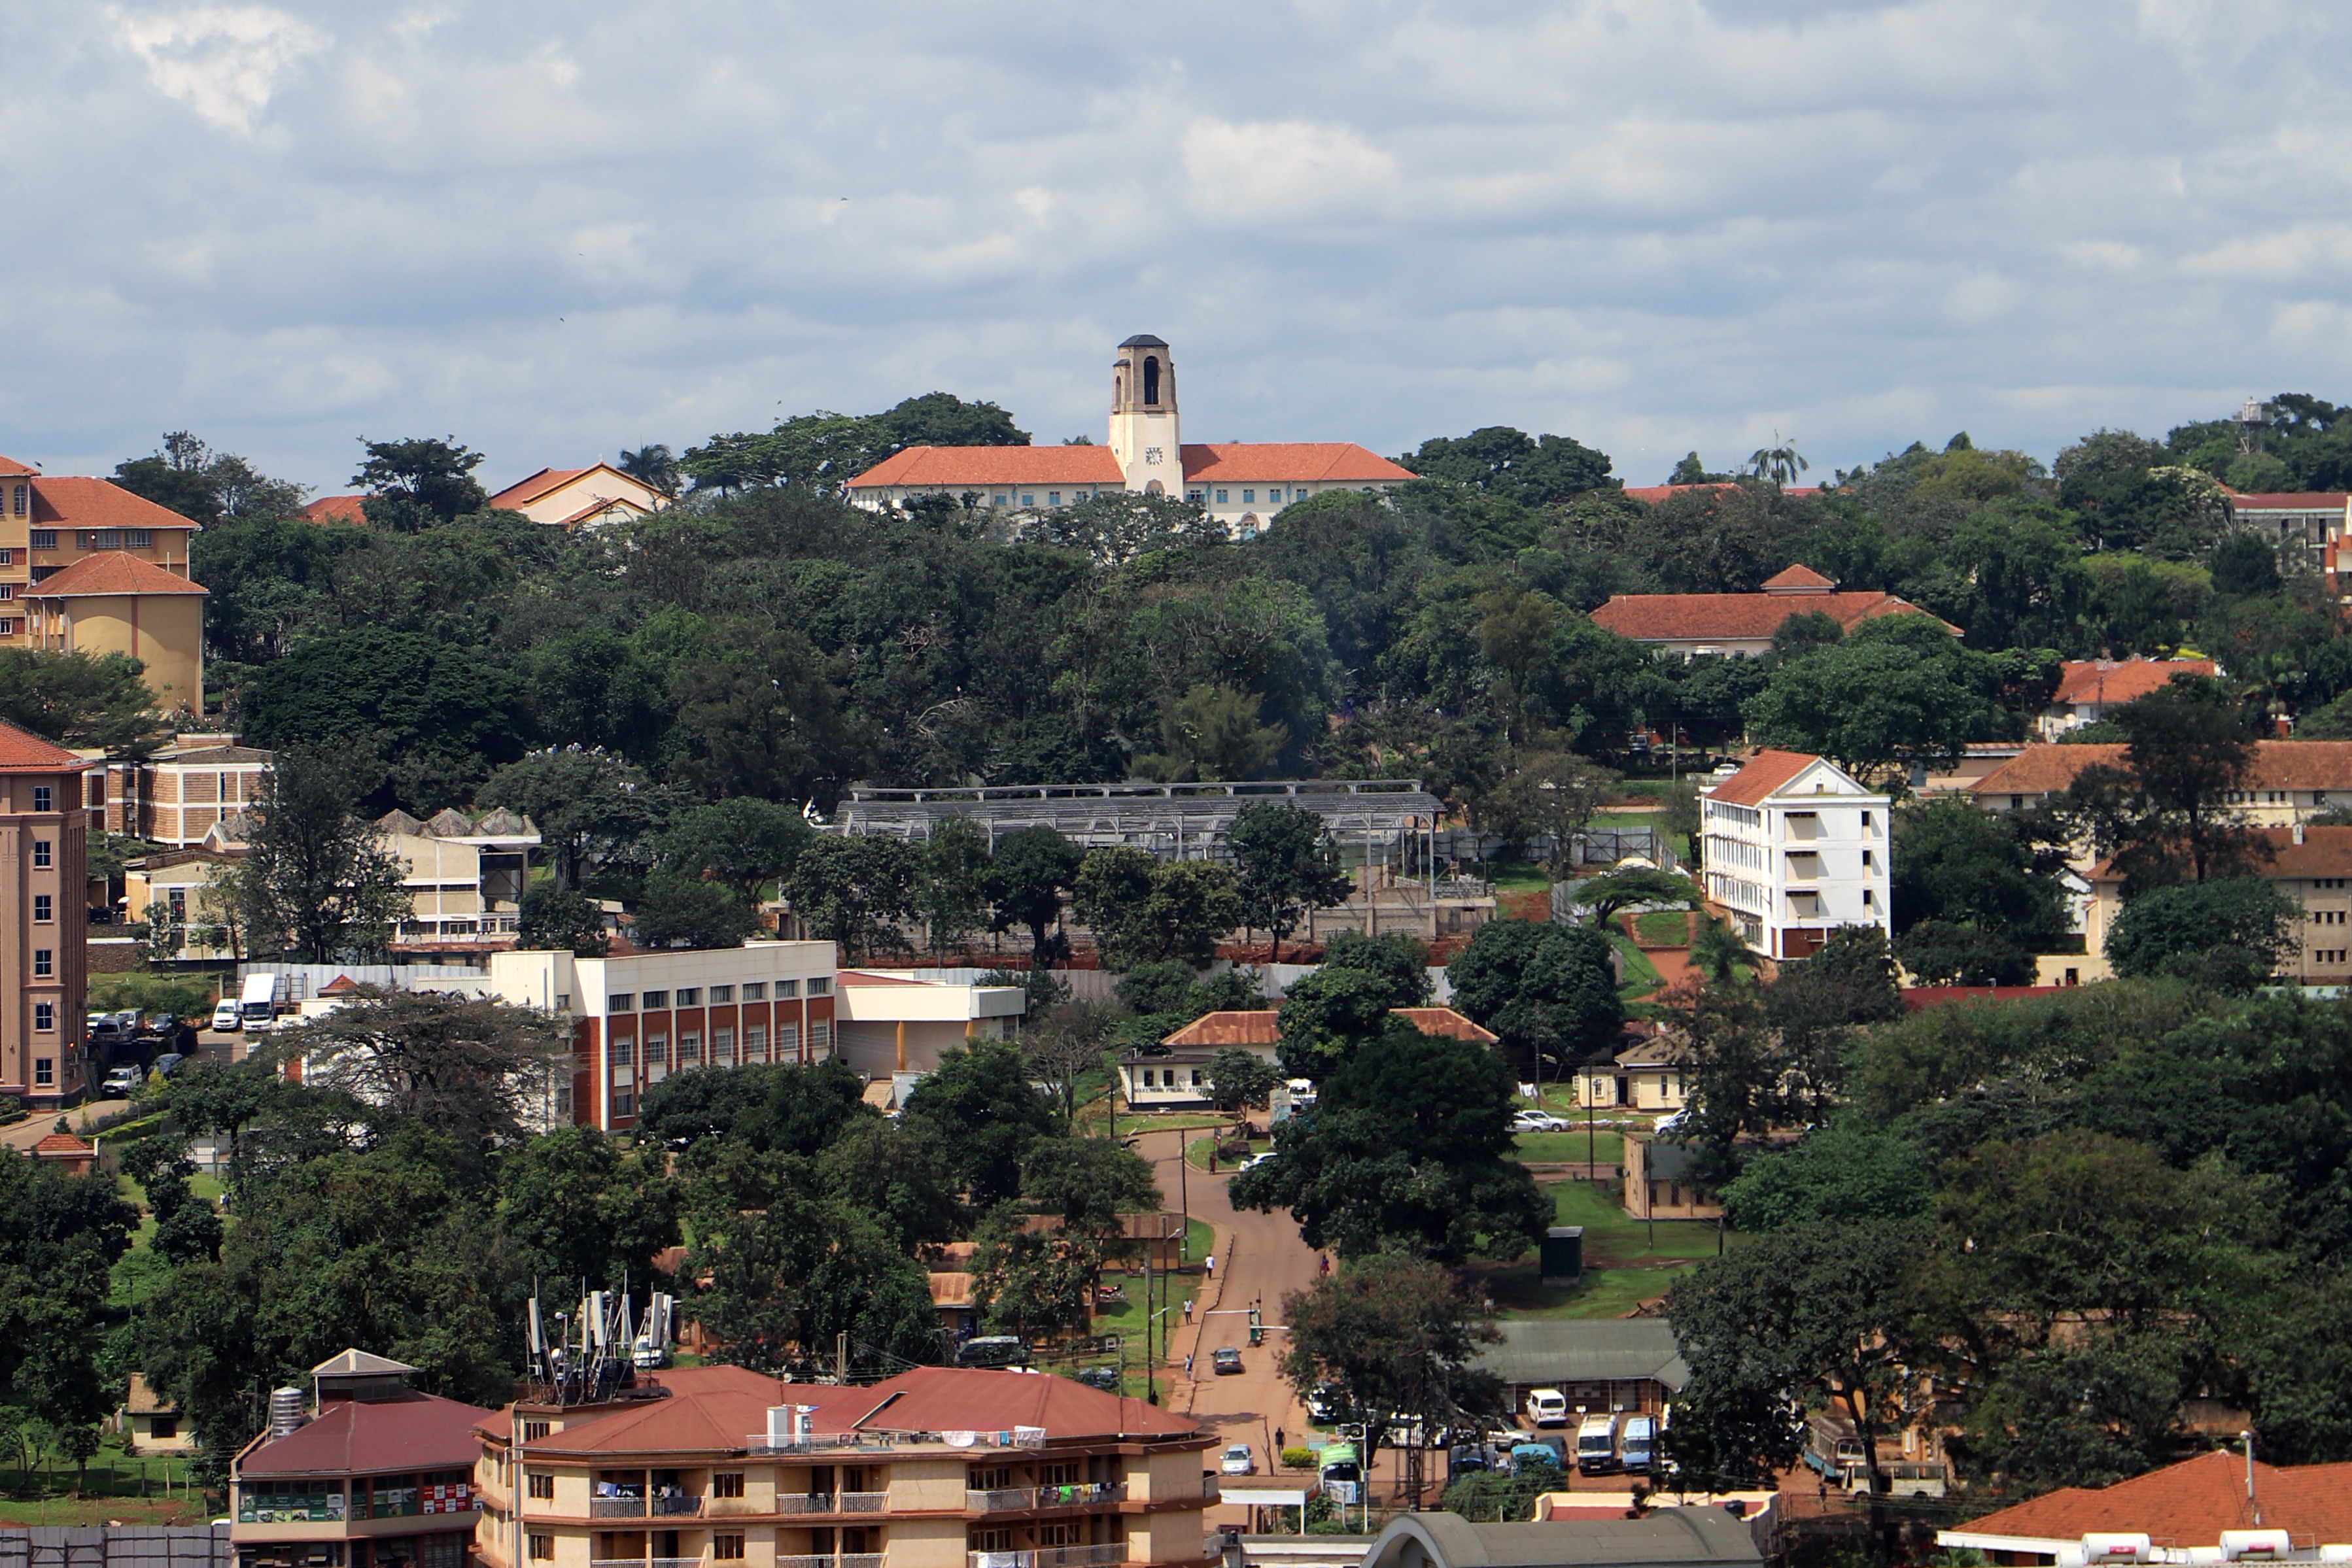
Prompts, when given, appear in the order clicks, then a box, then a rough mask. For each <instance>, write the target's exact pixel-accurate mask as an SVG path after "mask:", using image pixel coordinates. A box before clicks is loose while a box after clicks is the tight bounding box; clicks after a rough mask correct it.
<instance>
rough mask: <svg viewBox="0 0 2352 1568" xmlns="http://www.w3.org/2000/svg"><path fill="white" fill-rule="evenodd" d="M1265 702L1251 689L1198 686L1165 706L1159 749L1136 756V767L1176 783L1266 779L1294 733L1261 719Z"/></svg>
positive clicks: (1152, 776)
mask: <svg viewBox="0 0 2352 1568" xmlns="http://www.w3.org/2000/svg"><path fill="white" fill-rule="evenodd" d="M1263 706H1265V705H1264V703H1263V702H1262V701H1261V699H1259V698H1258V697H1257V696H1255V695H1253V694H1251V693H1249V692H1243V691H1235V690H1234V689H1233V688H1232V687H1230V686H1221V685H1213V684H1211V683H1209V682H1206V681H1203V682H1201V683H1199V684H1197V685H1194V686H1193V687H1192V689H1191V690H1189V691H1187V692H1186V693H1185V694H1184V695H1182V696H1181V697H1171V698H1170V699H1168V701H1167V703H1166V704H1165V705H1164V706H1162V707H1161V709H1160V750H1159V751H1157V752H1155V753H1152V754H1150V755H1148V756H1144V757H1139V758H1137V759H1136V771H1137V772H1139V774H1141V775H1142V776H1143V777H1144V778H1146V779H1160V780H1163V781H1165V782H1170V783H1178V784H1190V783H1193V782H1196V781H1198V780H1201V779H1211V780H1216V779H1263V778H1265V776H1266V772H1267V770H1268V769H1270V768H1273V767H1274V765H1275V762H1276V758H1279V757H1280V756H1281V755H1282V753H1283V749H1284V747H1286V745H1287V744H1288V743H1289V738H1290V737H1288V736H1287V735H1286V734H1285V733H1284V731H1283V729H1282V727H1280V726H1279V725H1262V724H1260V723H1259V722H1258V715H1259V711H1260V709H1261V708H1262V707H1263Z"/></svg>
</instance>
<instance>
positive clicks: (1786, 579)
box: [1764, 561, 1837, 593]
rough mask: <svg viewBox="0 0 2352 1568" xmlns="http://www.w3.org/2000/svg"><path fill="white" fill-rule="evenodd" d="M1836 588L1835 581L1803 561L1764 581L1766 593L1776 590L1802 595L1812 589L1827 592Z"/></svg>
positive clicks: (1775, 573) (1777, 572)
mask: <svg viewBox="0 0 2352 1568" xmlns="http://www.w3.org/2000/svg"><path fill="white" fill-rule="evenodd" d="M1836 586H1837V584H1836V582H1835V581H1833V580H1831V579H1829V578H1826V577H1823V576H1822V574H1821V573H1820V572H1818V571H1815V570H1813V569H1812V568H1811V567H1810V566H1807V565H1806V564H1805V563H1804V562H1802V561H1799V562H1798V563H1797V564H1796V565H1794V566H1790V567H1784V568H1782V569H1781V570H1779V571H1776V572H1774V573H1773V574H1772V575H1771V576H1769V577H1768V578H1766V579H1765V580H1764V591H1765V592H1767V593H1770V592H1772V591H1775V590H1778V591H1780V592H1783V593H1801V592H1804V591H1808V590H1812V589H1821V590H1824V591H1826V590H1828V589H1832V588H1835V587H1836Z"/></svg>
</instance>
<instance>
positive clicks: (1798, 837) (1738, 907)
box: [1699, 751, 1893, 960]
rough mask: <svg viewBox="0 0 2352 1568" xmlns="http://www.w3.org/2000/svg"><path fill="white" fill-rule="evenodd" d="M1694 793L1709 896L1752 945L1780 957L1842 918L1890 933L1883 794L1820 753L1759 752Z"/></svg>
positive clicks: (1808, 945) (1819, 938)
mask: <svg viewBox="0 0 2352 1568" xmlns="http://www.w3.org/2000/svg"><path fill="white" fill-rule="evenodd" d="M1699 797H1700V800H1699V817H1700V824H1701V831H1702V832H1703V833H1704V834H1705V836H1706V855H1705V858H1704V863H1705V865H1706V894H1707V898H1708V901H1709V902H1710V903H1711V904H1715V905H1716V906H1717V908H1718V909H1720V910H1721V911H1722V913H1723V914H1724V915H1727V917H1728V918H1729V919H1730V920H1731V921H1732V923H1733V924H1734V925H1736V926H1737V927H1738V931H1739V934H1740V936H1741V937H1742V938H1743V939H1744V940H1745V941H1746V942H1747V943H1748V946H1751V947H1754V948H1755V949H1757V950H1758V951H1759V952H1760V953H1763V954H1765V955H1766V956H1769V957H1771V958H1775V959H1781V960H1786V959H1791V958H1802V957H1806V956H1810V955H1811V954H1812V953H1813V952H1814V951H1816V950H1817V949H1819V948H1820V946H1821V945H1822V943H1823V942H1825V941H1827V940H1828V939H1829V936H1830V933H1831V932H1832V931H1834V930H1836V929H1837V928H1838V927H1839V926H1841V925H1875V926H1877V927H1878V928H1879V929H1880V930H1882V931H1887V932H1890V933H1891V931H1892V929H1893V926H1892V923H1891V920H1890V917H1889V915H1888V913H1887V906H1888V903H1889V900H1890V897H1891V893H1892V888H1893V882H1892V878H1891V875H1890V872H1889V867H1888V842H1889V822H1888V810H1889V807H1890V806H1891V804H1892V802H1891V801H1890V800H1889V799H1888V798H1887V797H1886V796H1885V795H1882V794H1880V793H1878V792H1876V791H1874V790H1873V789H1868V788H1866V787H1865V786H1864V785H1862V784H1861V783H1859V782H1857V781H1856V780H1855V779H1853V777H1852V776H1851V775H1849V774H1848V773H1846V772H1845V770H1844V769H1843V768H1839V767H1838V766H1837V765H1836V764H1835V763H1833V762H1831V761H1829V760H1827V759H1826V758H1820V757H1813V756H1809V755H1807V754H1805V753H1803V752H1796V751H1761V752H1759V753H1757V755H1756V757H1755V758H1753V759H1752V760H1751V761H1749V762H1748V765H1747V766H1746V767H1745V768H1741V769H1740V770H1739V771H1738V772H1737V773H1735V774H1732V775H1731V776H1730V777H1728V778H1725V779H1718V780H1717V782H1716V783H1715V784H1713V785H1712V786H1710V787H1707V788H1705V789H1701V790H1700V791H1699Z"/></svg>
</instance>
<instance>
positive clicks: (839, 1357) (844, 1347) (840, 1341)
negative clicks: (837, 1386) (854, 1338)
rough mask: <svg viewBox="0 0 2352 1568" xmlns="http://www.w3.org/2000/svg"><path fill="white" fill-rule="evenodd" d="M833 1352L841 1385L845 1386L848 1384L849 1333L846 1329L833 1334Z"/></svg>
mask: <svg viewBox="0 0 2352 1568" xmlns="http://www.w3.org/2000/svg"><path fill="white" fill-rule="evenodd" d="M833 1354H834V1358H835V1361H837V1362H838V1363H839V1364H840V1367H841V1374H840V1375H841V1385H842V1386H843V1387H844V1388H846V1387H848V1386H849V1333H848V1331H847V1330H843V1331H842V1332H841V1333H837V1334H835V1335H834V1338H833Z"/></svg>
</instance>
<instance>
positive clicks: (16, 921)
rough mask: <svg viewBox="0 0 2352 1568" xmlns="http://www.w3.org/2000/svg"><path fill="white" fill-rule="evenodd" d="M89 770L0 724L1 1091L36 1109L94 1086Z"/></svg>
mask: <svg viewBox="0 0 2352 1568" xmlns="http://www.w3.org/2000/svg"><path fill="white" fill-rule="evenodd" d="M86 770H87V764H85V763H84V762H83V760H82V759H81V758H79V757H76V756H75V755H74V754H73V753H72V752H70V751H67V750H65V749H64V748H62V747H56V746H52V745H50V744H49V743H48V742H47V741H46V740H43V739H41V738H40V737H37V736H34V735H28V734H26V732H25V731H23V730H21V729H18V728H16V727H15V726H13V725H0V933H5V936H0V1094H11V1095H14V1096H16V1098H17V1099H18V1100H21V1101H24V1102H25V1103H27V1104H30V1105H32V1106H33V1107H34V1108H36V1109H37V1110H38V1109H45V1108H48V1107H53V1106H56V1105H58V1104H59V1103H62V1102H64V1101H66V1100H67V1099H68V1098H70V1097H72V1096H74V1095H77V1094H79V1093H80V1092H82V1091H83V1090H84V1089H86V1088H87V1087H89V1071H90V1064H89V1048H88V1045H87V1043H86V1041H85V1038H84V1030H83V1014H82V1008H83V998H84V995H85V990H86V986H87V981H88V951H87V948H86V946H85V944H86V942H87V940H88V938H89V915H88V914H87V913H86V909H87V893H86V890H87V888H88V886H89V815H90V813H89V809H88V808H87V806H86V805H85V804H84V784H83V775H84V773H85V771H86Z"/></svg>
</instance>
